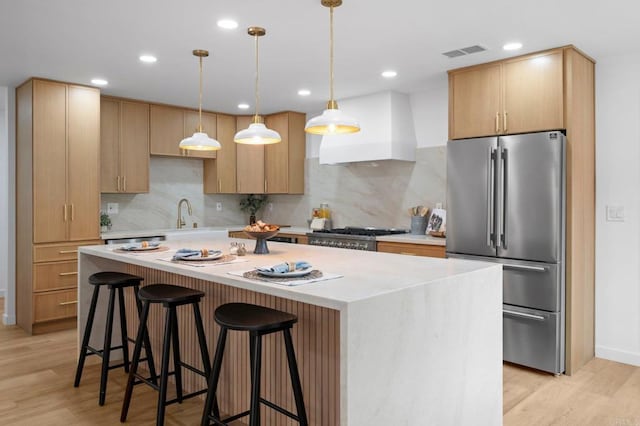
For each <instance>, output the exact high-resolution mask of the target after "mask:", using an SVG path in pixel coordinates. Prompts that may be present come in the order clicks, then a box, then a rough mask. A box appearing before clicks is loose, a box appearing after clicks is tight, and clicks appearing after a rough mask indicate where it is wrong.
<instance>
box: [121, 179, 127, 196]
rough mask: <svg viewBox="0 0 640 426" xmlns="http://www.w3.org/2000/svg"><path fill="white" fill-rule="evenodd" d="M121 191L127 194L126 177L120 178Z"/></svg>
mask: <svg viewBox="0 0 640 426" xmlns="http://www.w3.org/2000/svg"><path fill="white" fill-rule="evenodd" d="M122 191H123V192H127V177H126V176H122Z"/></svg>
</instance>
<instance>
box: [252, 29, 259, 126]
mask: <svg viewBox="0 0 640 426" xmlns="http://www.w3.org/2000/svg"><path fill="white" fill-rule="evenodd" d="M254 37H255V39H256V43H255V45H256V114H255V116H254V118H253V122H254V123H258V122H259V118H258V111H260V94H259V91H258V87H259V83H260V77H259V76H260V73H259V72H258V70H259V56H258V39H259V38H260V37H259V35H258V34H256V35H255V36H254Z"/></svg>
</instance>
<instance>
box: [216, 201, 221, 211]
mask: <svg viewBox="0 0 640 426" xmlns="http://www.w3.org/2000/svg"><path fill="white" fill-rule="evenodd" d="M216 211H218V212H221V211H222V202H220V201H218V202H217V203H216Z"/></svg>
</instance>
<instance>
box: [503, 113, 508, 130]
mask: <svg viewBox="0 0 640 426" xmlns="http://www.w3.org/2000/svg"><path fill="white" fill-rule="evenodd" d="M502 124H503V126H502V127H504V131H505V133H506V131H507V111H505V112H504V121H503V123H502Z"/></svg>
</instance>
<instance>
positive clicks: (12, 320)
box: [2, 314, 16, 325]
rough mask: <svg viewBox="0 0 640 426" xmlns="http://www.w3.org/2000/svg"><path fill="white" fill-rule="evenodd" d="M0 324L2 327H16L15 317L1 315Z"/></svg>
mask: <svg viewBox="0 0 640 426" xmlns="http://www.w3.org/2000/svg"><path fill="white" fill-rule="evenodd" d="M2 323H3V324H4V325H16V317H15V315H7V314H3V315H2Z"/></svg>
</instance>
